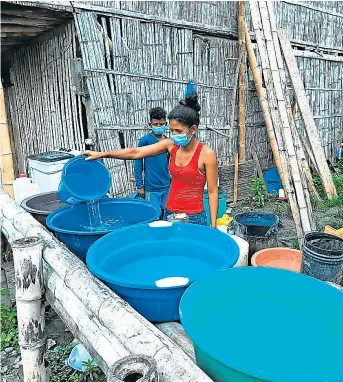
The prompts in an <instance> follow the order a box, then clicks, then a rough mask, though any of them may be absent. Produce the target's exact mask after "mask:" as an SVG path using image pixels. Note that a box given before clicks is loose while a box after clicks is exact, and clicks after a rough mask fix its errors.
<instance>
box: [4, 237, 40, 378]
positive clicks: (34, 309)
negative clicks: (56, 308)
mask: <svg viewBox="0 0 343 382" xmlns="http://www.w3.org/2000/svg"><path fill="white" fill-rule="evenodd" d="M12 249H13V260H14V270H15V285H16V302H17V316H18V330H19V346H20V352H21V356H22V362H23V371H24V380H25V382H46V381H47V373H46V369H45V365H44V354H45V346H46V343H45V342H46V341H45V340H46V339H45V337H44V326H45V319H44V307H43V305H42V301H41V298H42V295H43V267H42V261H43V260H42V251H43V241H42V240H41V239H40V238H38V237H27V238H24V239H19V240H15V241H13V242H12Z"/></svg>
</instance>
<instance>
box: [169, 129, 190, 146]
mask: <svg viewBox="0 0 343 382" xmlns="http://www.w3.org/2000/svg"><path fill="white" fill-rule="evenodd" d="M190 130H191V129H189V130H188V133H189V131H190ZM188 133H185V134H177V135H172V136H171V139H172V141H173V142H174V143H175V144H176V146H181V147H185V146H187V145H188V144H189V142H190V141H191V140H192V136H191V137H190V138H188V136H187V134H188Z"/></svg>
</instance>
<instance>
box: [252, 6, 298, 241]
mask: <svg viewBox="0 0 343 382" xmlns="http://www.w3.org/2000/svg"><path fill="white" fill-rule="evenodd" d="M249 4H250V10H251V17H252V22H253V26H254V31H255V36H256V41H257V43H258V49H259V52H260V57H261V62H262V70H263V74H264V79H265V84H266V89H267V94H268V102H267V108H268V110H270V116H271V120H272V126H273V131H274V134H275V137H276V141H275V142H273V145H276V146H277V147H278V148H279V153H280V164H281V170H282V174H283V177H284V185H285V189H286V193H287V196H288V199H289V202H290V206H291V210H292V215H293V219H294V221H295V225H296V229H297V237H298V241H299V242H301V240H302V238H303V235H304V232H303V227H302V224H301V218H300V209H299V206H298V203H297V198H296V194H295V189H294V187H293V182H292V181H291V174H290V169H289V159H288V153H287V151H286V149H285V144H284V141H283V134H282V128H281V127H282V121H281V117H280V114H279V110H278V101H277V98H276V94H275V89H274V88H273V84H272V81H273V77H272V70H271V66H270V62H269V56H268V53H267V48H266V43H265V36H264V33H263V28H262V22H261V18H260V14H259V9H258V5H257V3H256V2H255V1H250V2H249ZM248 38H249V39H250V37H249V36H247V41H248ZM251 56H252V55H251ZM255 73H256V71H255ZM257 79H258V78H257ZM255 83H256V82H255ZM257 86H260V85H259V83H257ZM265 96H266V95H265ZM266 115H267V116H268V114H266ZM272 147H273V146H272ZM280 176H281V175H280ZM281 179H282V178H281Z"/></svg>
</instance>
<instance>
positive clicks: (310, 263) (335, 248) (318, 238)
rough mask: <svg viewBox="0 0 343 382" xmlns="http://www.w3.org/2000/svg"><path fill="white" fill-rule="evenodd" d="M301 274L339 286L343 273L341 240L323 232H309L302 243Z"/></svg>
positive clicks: (342, 243)
mask: <svg viewBox="0 0 343 382" xmlns="http://www.w3.org/2000/svg"><path fill="white" fill-rule="evenodd" d="M302 250H303V259H302V263H301V273H304V274H306V275H309V276H312V277H315V278H316V279H319V280H322V281H330V282H332V283H336V284H339V283H340V281H341V279H342V272H343V239H341V238H340V237H338V236H334V235H329V234H327V233H323V232H310V233H308V234H306V235H305V238H304V243H303V248H302Z"/></svg>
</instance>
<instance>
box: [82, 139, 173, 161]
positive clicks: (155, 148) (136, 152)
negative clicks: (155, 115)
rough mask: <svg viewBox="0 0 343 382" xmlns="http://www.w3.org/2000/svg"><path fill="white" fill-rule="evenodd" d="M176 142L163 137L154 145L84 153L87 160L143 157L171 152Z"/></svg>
mask: <svg viewBox="0 0 343 382" xmlns="http://www.w3.org/2000/svg"><path fill="white" fill-rule="evenodd" d="M173 146H174V143H173V141H172V140H171V139H163V140H162V141H160V142H158V143H155V144H154V145H149V146H144V147H134V148H129V149H123V150H117V151H106V152H98V151H86V152H85V153H84V154H86V155H88V158H86V160H94V159H100V158H115V159H124V160H127V159H141V158H146V157H153V156H156V155H159V154H162V153H165V152H166V151H167V152H169V151H170V150H171V149H172V147H173Z"/></svg>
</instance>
